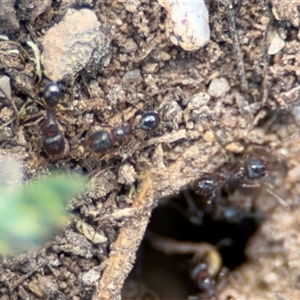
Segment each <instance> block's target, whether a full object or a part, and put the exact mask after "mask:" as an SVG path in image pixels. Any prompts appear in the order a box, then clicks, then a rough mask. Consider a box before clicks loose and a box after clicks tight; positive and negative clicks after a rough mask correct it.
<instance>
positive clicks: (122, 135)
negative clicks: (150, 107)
mask: <svg viewBox="0 0 300 300" xmlns="http://www.w3.org/2000/svg"><path fill="white" fill-rule="evenodd" d="M159 123H160V117H159V115H158V114H157V113H155V112H146V113H144V114H143V115H142V116H141V118H140V120H139V123H138V125H137V126H136V127H132V126H131V125H130V124H128V123H124V122H123V124H122V125H121V126H119V127H116V128H112V130H110V131H107V130H99V131H96V132H94V133H93V134H92V135H91V136H90V137H89V138H88V145H89V148H90V149H91V151H92V152H94V153H100V154H105V153H107V152H108V151H109V150H111V149H113V147H114V145H115V144H118V145H120V144H122V143H123V142H124V141H125V139H126V138H127V136H129V135H130V134H133V133H134V132H135V130H138V129H141V130H143V131H147V132H148V131H154V130H155V129H157V127H158V125H159Z"/></svg>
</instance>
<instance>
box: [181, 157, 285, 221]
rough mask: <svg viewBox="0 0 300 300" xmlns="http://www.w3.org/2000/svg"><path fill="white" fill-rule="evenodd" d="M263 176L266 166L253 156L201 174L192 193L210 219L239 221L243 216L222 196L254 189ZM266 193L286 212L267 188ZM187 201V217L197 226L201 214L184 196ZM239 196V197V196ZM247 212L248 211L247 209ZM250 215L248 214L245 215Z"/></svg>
mask: <svg viewBox="0 0 300 300" xmlns="http://www.w3.org/2000/svg"><path fill="white" fill-rule="evenodd" d="M266 176H267V165H266V162H265V161H264V160H262V159H261V158H259V157H256V156H250V157H248V158H247V159H246V160H245V161H244V163H236V164H233V165H225V166H224V167H222V168H221V169H220V170H219V171H218V172H215V173H212V174H209V173H202V174H201V175H200V177H199V178H198V179H196V180H195V181H193V182H192V184H191V187H192V190H193V191H194V192H195V193H196V194H197V195H199V196H201V197H202V198H203V199H205V201H204V202H202V203H201V204H202V209H203V211H204V212H205V213H208V214H211V215H212V216H213V218H214V219H216V220H218V219H224V218H225V219H226V220H227V221H231V222H239V220H240V218H241V217H243V216H244V215H245V213H247V212H246V211H243V210H242V208H240V207H239V206H238V205H234V204H231V202H232V201H230V202H229V201H228V200H226V198H224V197H223V196H222V194H223V193H225V194H226V193H230V191H232V190H234V189H236V187H241V188H257V187H259V186H260V182H261V181H262V179H263V178H265V177H266ZM266 191H267V192H268V193H269V194H271V195H272V196H273V197H274V198H276V200H277V201H278V202H279V203H280V204H281V205H282V206H283V207H284V208H286V209H290V207H289V205H288V204H287V203H286V202H285V201H284V200H283V199H282V198H280V197H279V196H278V195H276V194H275V193H274V192H272V191H271V190H270V189H269V188H266ZM185 196H186V200H187V202H188V214H190V215H192V217H190V218H189V219H190V221H191V222H192V223H195V224H201V220H202V217H203V212H202V211H201V212H198V211H199V208H198V206H197V205H196V204H195V203H194V201H193V200H192V199H191V198H190V197H189V195H188V193H185ZM239 197H240V196H239ZM249 209H250V208H249ZM248 213H249V214H251V212H248Z"/></svg>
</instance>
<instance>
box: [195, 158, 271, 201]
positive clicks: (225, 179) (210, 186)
mask: <svg viewBox="0 0 300 300" xmlns="http://www.w3.org/2000/svg"><path fill="white" fill-rule="evenodd" d="M266 171H267V168H266V164H265V162H264V161H263V160H262V159H260V158H258V157H250V158H248V159H247V161H246V162H245V163H244V164H243V165H240V164H235V165H233V166H229V167H225V168H222V169H221V171H220V172H218V173H216V174H207V173H203V174H201V176H200V177H199V178H198V179H197V180H195V181H194V182H193V183H192V188H193V190H194V191H195V193H196V194H198V195H200V196H204V197H208V198H211V197H214V196H215V194H216V190H217V189H223V188H225V189H226V188H228V186H229V185H233V184H238V185H240V186H242V187H257V185H256V184H255V181H258V180H260V179H262V178H264V177H265V176H266Z"/></svg>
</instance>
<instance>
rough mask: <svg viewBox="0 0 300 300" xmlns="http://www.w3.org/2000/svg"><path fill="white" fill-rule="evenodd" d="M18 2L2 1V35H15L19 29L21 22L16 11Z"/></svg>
mask: <svg viewBox="0 0 300 300" xmlns="http://www.w3.org/2000/svg"><path fill="white" fill-rule="evenodd" d="M15 3H16V0H11V1H7V0H1V1H0V7H1V10H0V23H1V33H14V32H16V31H17V30H18V29H19V28H20V25H19V22H18V20H17V16H16V11H15V8H14V6H15Z"/></svg>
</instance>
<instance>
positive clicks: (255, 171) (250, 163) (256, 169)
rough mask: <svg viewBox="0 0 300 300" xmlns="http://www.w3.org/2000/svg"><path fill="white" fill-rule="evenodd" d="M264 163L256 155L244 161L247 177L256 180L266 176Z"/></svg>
mask: <svg viewBox="0 0 300 300" xmlns="http://www.w3.org/2000/svg"><path fill="white" fill-rule="evenodd" d="M266 171H267V168H266V164H265V162H264V161H263V160H261V159H260V158H257V157H251V158H249V159H248V160H247V162H246V163H245V172H246V176H247V179H249V180H258V179H261V178H263V177H265V176H266Z"/></svg>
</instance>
